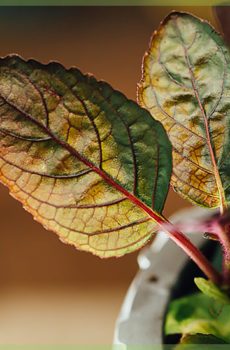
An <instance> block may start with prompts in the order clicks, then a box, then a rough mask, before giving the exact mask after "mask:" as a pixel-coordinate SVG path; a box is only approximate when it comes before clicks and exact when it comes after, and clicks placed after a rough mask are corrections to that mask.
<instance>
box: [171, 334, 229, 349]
mask: <svg viewBox="0 0 230 350" xmlns="http://www.w3.org/2000/svg"><path fill="white" fill-rule="evenodd" d="M180 344H184V345H185V344H228V343H226V342H225V341H224V340H222V339H220V338H217V337H215V336H214V335H212V334H201V333H197V334H184V335H183V337H182V338H181V340H180ZM179 349H182V346H180V345H178V346H177V347H176V348H175V350H179Z"/></svg>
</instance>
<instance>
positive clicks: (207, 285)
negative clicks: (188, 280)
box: [194, 277, 230, 304]
mask: <svg viewBox="0 0 230 350" xmlns="http://www.w3.org/2000/svg"><path fill="white" fill-rule="evenodd" d="M194 282H195V283H196V285H197V287H198V288H199V289H200V291H201V292H202V293H204V294H205V295H207V296H208V297H210V298H213V299H214V300H218V301H220V302H221V303H222V304H230V298H229V296H228V294H227V293H226V292H225V291H224V290H221V289H220V288H218V287H217V286H216V285H215V284H214V283H213V282H211V281H207V280H206V279H205V278H202V277H196V278H194Z"/></svg>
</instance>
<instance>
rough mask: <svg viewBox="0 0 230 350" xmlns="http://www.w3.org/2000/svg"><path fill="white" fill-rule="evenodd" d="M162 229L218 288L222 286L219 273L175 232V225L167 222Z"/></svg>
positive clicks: (190, 244) (190, 243)
mask: <svg viewBox="0 0 230 350" xmlns="http://www.w3.org/2000/svg"><path fill="white" fill-rule="evenodd" d="M162 228H163V231H164V232H166V233H167V234H168V235H169V237H170V238H171V239H172V240H173V241H174V242H175V243H176V244H177V245H178V246H179V247H180V248H182V249H183V251H184V252H185V253H186V254H187V255H188V256H189V257H190V258H191V259H192V260H193V261H194V262H195V263H196V265H197V266H198V267H199V268H200V269H201V271H202V272H203V273H204V274H205V275H206V276H207V277H208V279H209V280H210V281H212V282H213V283H214V284H216V285H217V286H218V285H221V282H222V278H221V275H220V274H219V272H218V271H217V270H216V269H215V268H214V267H213V266H212V264H211V263H210V261H208V259H207V258H206V257H205V256H204V255H203V254H202V253H201V252H200V251H199V249H197V247H196V246H194V245H193V243H192V242H191V241H190V240H189V239H188V238H187V237H186V236H185V235H184V234H183V233H181V232H178V231H177V230H175V228H174V227H173V224H171V223H170V222H167V225H164V224H162Z"/></svg>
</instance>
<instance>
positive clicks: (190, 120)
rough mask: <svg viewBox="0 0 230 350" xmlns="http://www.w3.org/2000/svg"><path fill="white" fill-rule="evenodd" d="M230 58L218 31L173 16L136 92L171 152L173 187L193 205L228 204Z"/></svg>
mask: <svg viewBox="0 0 230 350" xmlns="http://www.w3.org/2000/svg"><path fill="white" fill-rule="evenodd" d="M229 61H230V54H229V49H228V47H227V46H226V44H225V43H224V41H223V38H222V37H221V35H219V34H218V33H217V32H216V31H215V30H214V28H213V27H212V26H211V25H210V24H209V23H207V22H205V21H203V20H200V19H199V18H197V17H195V16H192V15H190V14H187V13H179V12H172V13H170V14H169V15H168V16H167V17H166V19H165V20H164V21H163V22H162V23H161V25H160V27H159V29H158V31H156V32H154V34H153V37H152V40H151V44H150V48H149V51H148V52H147V53H146V54H145V56H144V62H143V75H142V80H141V82H140V84H139V88H138V98H139V103H140V105H141V106H143V107H145V108H147V109H148V110H149V111H150V112H151V114H152V116H153V117H154V118H155V119H157V120H159V121H161V122H162V124H163V125H164V127H165V129H166V132H167V133H168V136H169V139H170V141H171V143H172V146H173V175H172V179H171V184H172V185H173V187H174V188H175V190H176V191H177V192H179V193H180V194H181V195H183V196H184V197H185V198H186V199H189V200H191V201H192V202H194V203H196V204H198V205H201V206H204V207H208V208H212V207H218V206H219V207H221V208H222V209H225V208H226V207H227V204H228V203H229V202H230V142H229V132H230V125H229V124H230V102H229V96H230V64H229Z"/></svg>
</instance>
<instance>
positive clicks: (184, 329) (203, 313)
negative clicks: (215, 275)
mask: <svg viewBox="0 0 230 350" xmlns="http://www.w3.org/2000/svg"><path fill="white" fill-rule="evenodd" d="M212 307H213V301H212V300H211V299H210V298H209V297H208V296H206V295H205V294H203V293H197V294H193V295H190V296H187V297H183V298H180V299H177V300H175V301H173V302H172V303H171V304H170V306H169V310H168V313H167V315H166V321H165V333H166V334H178V333H181V334H194V333H202V334H212V335H214V336H215V337H217V338H220V339H222V340H223V341H226V342H228V343H229V342H230V318H229V315H230V305H224V307H223V310H222V311H221V313H220V314H219V315H218V316H217V315H214V314H213V312H212V311H211V310H212Z"/></svg>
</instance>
